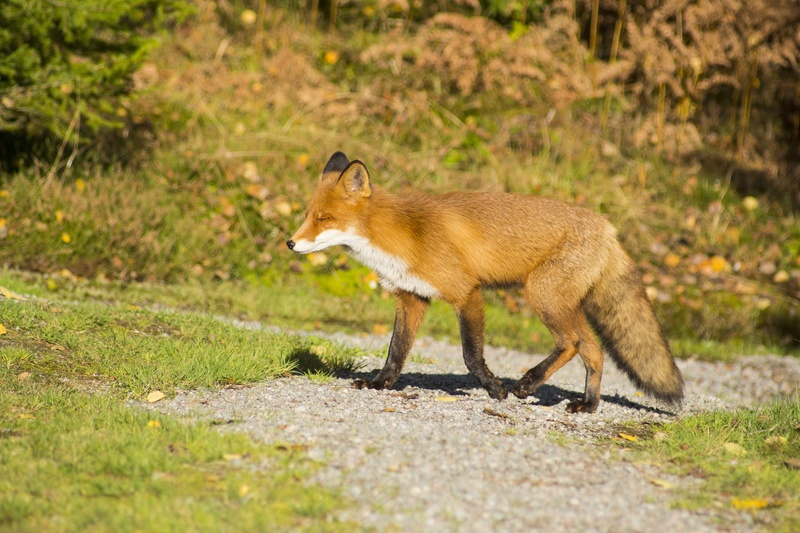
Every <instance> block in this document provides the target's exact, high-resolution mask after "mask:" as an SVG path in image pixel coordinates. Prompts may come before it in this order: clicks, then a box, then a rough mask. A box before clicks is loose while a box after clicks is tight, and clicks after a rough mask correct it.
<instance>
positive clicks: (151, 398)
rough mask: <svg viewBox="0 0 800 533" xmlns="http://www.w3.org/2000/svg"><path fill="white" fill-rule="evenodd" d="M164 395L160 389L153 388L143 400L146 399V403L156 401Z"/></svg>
mask: <svg viewBox="0 0 800 533" xmlns="http://www.w3.org/2000/svg"><path fill="white" fill-rule="evenodd" d="M166 397H167V395H166V394H164V393H163V392H161V391H160V390H154V391H153V392H151V393H150V394H148V395H147V398H145V400H147V403H156V402H157V401H159V400H163V399H164V398H166Z"/></svg>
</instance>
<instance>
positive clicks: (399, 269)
mask: <svg viewBox="0 0 800 533" xmlns="http://www.w3.org/2000/svg"><path fill="white" fill-rule="evenodd" d="M335 245H342V246H346V247H347V248H349V250H350V254H351V255H352V256H353V258H355V259H356V260H357V261H358V262H360V263H362V264H364V265H365V266H367V267H369V268H371V269H372V270H374V271H375V273H376V274H378V277H379V278H380V280H381V285H382V286H383V287H384V288H385V289H386V290H388V291H394V290H397V289H400V290H404V291H406V292H411V293H414V294H416V295H418V296H422V297H423V298H436V297H437V296H439V291H438V290H436V288H435V287H433V286H432V285H431V284H430V283H428V282H427V281H425V280H424V279H422V278H420V277H418V276H415V275H413V274H411V273H409V271H408V264H407V263H406V262H405V261H404V260H403V259H402V258H401V257H398V256H396V255H392V254H390V253H388V252H385V251H383V250H381V249H380V248H378V247H377V246H374V245H373V244H372V243H370V242H369V240H368V239H366V238H365V237H362V236H360V235H357V234H356V233H355V232H354V231H352V230H348V231H341V230H334V229H329V230H325V231H323V232H322V233H320V234H319V235H318V236H317V238H316V239H315V240H314V241H313V242H311V241H305V240H301V241H298V242H297V243H296V244H295V247H294V250H295V251H296V252H300V253H308V252H316V251H319V250H323V249H325V248H328V247H329V246H335Z"/></svg>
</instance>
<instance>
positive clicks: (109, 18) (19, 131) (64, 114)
mask: <svg viewBox="0 0 800 533" xmlns="http://www.w3.org/2000/svg"><path fill="white" fill-rule="evenodd" d="M188 13H189V7H188V6H187V5H186V4H185V3H184V2H183V0H63V1H60V2H50V1H46V0H6V1H4V2H3V3H2V5H0V169H2V168H5V169H8V168H13V167H15V166H18V165H19V164H20V159H28V158H33V159H35V158H39V157H47V156H52V155H53V153H54V150H55V149H56V147H58V146H63V145H64V144H66V143H72V144H74V145H76V146H77V145H79V144H82V143H86V142H89V141H91V140H92V139H95V138H96V136H97V135H98V134H100V133H102V132H108V131H113V130H117V129H120V128H122V127H123V126H124V125H125V122H126V116H127V114H128V105H129V101H128V96H129V95H130V93H131V91H132V89H133V82H132V75H133V73H134V72H135V71H136V69H138V68H139V66H140V65H141V64H142V62H143V60H144V58H145V56H146V55H147V53H148V52H149V51H150V49H151V48H152V47H153V46H154V45H155V43H156V40H155V39H154V38H153V35H154V34H156V33H157V31H159V30H160V29H162V28H164V27H165V25H167V24H170V23H174V22H177V21H179V20H182V19H183V18H184V17H186V16H187V14H188Z"/></svg>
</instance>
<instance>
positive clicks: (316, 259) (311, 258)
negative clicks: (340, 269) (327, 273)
mask: <svg viewBox="0 0 800 533" xmlns="http://www.w3.org/2000/svg"><path fill="white" fill-rule="evenodd" d="M306 257H307V258H308V262H309V263H311V265H313V266H315V267H318V266H323V265H324V264H325V263H327V262H328V254H326V253H325V252H311V253H310V254H308V255H307V256H306Z"/></svg>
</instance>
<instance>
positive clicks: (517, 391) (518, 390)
mask: <svg viewBox="0 0 800 533" xmlns="http://www.w3.org/2000/svg"><path fill="white" fill-rule="evenodd" d="M538 388H539V385H537V384H535V383H530V382H528V381H525V380H524V379H521V380H519V381H517V384H516V385H514V388H513V389H512V390H511V392H512V393H513V394H514V396H516V397H517V398H520V399H522V400H524V399H525V398H527V397H528V396H530V395H531V394H533V393H534V392H536V389H538Z"/></svg>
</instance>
